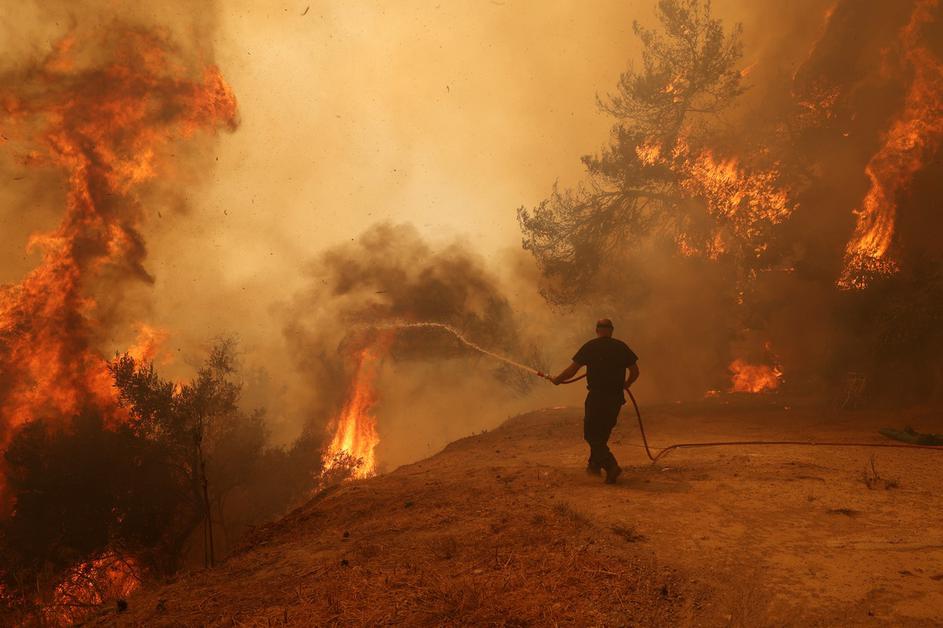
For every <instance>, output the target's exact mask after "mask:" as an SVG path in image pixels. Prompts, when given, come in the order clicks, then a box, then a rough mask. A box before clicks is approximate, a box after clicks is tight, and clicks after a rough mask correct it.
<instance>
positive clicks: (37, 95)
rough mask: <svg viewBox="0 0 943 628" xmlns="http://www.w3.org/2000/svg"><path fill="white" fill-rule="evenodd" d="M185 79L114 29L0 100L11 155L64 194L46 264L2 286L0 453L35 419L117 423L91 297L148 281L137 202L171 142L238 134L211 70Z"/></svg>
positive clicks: (149, 48)
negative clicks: (92, 417)
mask: <svg viewBox="0 0 943 628" xmlns="http://www.w3.org/2000/svg"><path fill="white" fill-rule="evenodd" d="M80 44H81V45H80ZM102 51H105V52H106V53H107V58H106V59H105V60H104V61H101V60H100V55H101V54H102ZM190 74H192V72H190V71H188V70H187V69H186V68H185V67H184V66H183V64H182V62H181V61H180V60H179V59H178V58H177V55H176V54H175V50H174V48H173V47H172V46H171V45H170V44H169V43H168V42H167V41H165V40H164V39H162V38H161V37H160V36H158V35H155V34H153V33H148V32H146V31H143V30H140V29H121V28H118V29H112V31H111V32H110V33H109V34H108V35H107V36H106V38H105V40H104V41H89V42H79V41H78V40H77V39H76V37H74V36H69V37H66V38H65V39H63V40H62V41H61V42H59V44H58V45H57V47H56V49H55V51H54V52H53V53H52V54H51V55H50V56H49V58H47V59H46V60H45V61H44V62H43V63H42V64H41V66H40V67H37V68H34V69H33V70H32V71H31V72H30V73H28V74H23V75H22V80H20V81H19V82H18V84H17V86H16V87H11V86H5V87H3V88H0V111H2V113H3V122H2V124H3V127H2V131H3V134H4V135H5V136H6V137H7V138H8V141H7V142H6V144H5V146H6V147H7V148H9V149H10V150H14V151H16V152H18V153H19V154H20V156H21V160H22V162H23V163H24V164H26V165H32V166H35V167H41V168H50V169H56V170H58V171H60V172H61V173H62V175H63V178H64V181H65V182H66V184H67V185H66V191H65V199H64V215H63V217H62V219H61V222H60V224H59V226H58V227H57V228H56V229H54V230H53V231H51V232H48V233H41V234H35V235H34V236H33V237H32V238H31V239H30V242H29V248H30V249H31V250H36V251H39V252H40V253H41V254H42V258H41V262H40V263H39V265H38V266H37V267H36V268H35V269H34V270H33V271H32V272H30V273H29V274H28V275H27V276H26V277H25V279H23V281H22V282H21V283H19V284H18V285H15V286H0V421H2V422H0V450H2V449H3V448H5V447H6V445H7V444H8V443H9V441H10V438H11V437H12V434H13V433H14V432H15V430H16V429H17V428H18V427H19V426H21V425H23V424H25V423H27V422H29V421H32V420H33V419H35V418H38V417H44V418H56V419H57V420H68V419H69V418H71V417H72V416H74V415H76V414H77V413H78V412H80V411H82V410H85V409H92V410H95V411H96V412H98V413H100V414H101V415H102V416H103V417H105V418H106V419H107V420H109V421H112V422H115V421H120V420H122V418H123V413H122V411H121V410H120V409H119V407H118V404H117V403H116V398H115V393H114V390H113V389H112V384H111V379H110V377H109V373H108V370H107V368H106V361H105V359H104V357H103V356H102V355H101V354H100V353H99V352H97V351H96V350H95V348H94V345H95V342H96V340H97V339H98V338H99V336H100V333H101V331H102V327H103V323H102V322H101V321H100V320H99V319H98V318H97V317H98V316H99V315H100V314H99V311H98V310H97V307H96V306H97V304H96V299H95V297H94V289H95V288H99V287H101V286H100V285H99V284H102V285H104V287H105V289H108V288H114V289H116V290H120V288H121V282H122V281H126V280H128V279H137V280H143V281H146V282H150V281H153V280H152V279H151V277H150V276H149V275H148V274H147V272H146V271H145V270H144V267H143V261H144V257H145V255H146V250H145V246H144V242H143V238H142V236H141V234H140V231H139V228H140V226H141V225H142V223H143V222H144V219H145V208H144V207H143V206H142V204H141V202H140V201H139V200H138V199H137V197H136V196H135V191H136V189H137V188H139V187H140V186H141V185H142V184H143V183H146V182H148V181H150V180H152V179H153V178H154V177H156V176H157V175H158V173H159V172H163V170H164V169H163V168H162V165H163V164H162V161H163V158H164V157H166V154H165V153H166V152H167V150H168V148H167V147H168V145H169V144H170V143H171V142H172V141H174V140H176V139H180V138H188V137H190V136H192V135H194V134H195V133H196V132H197V131H199V130H200V129H214V128H217V127H228V128H230V129H232V128H235V125H236V115H237V114H236V100H235V97H234V96H233V94H232V91H231V90H230V88H229V86H228V85H227V84H226V82H225V81H224V80H223V78H222V76H221V75H220V73H219V70H218V69H217V68H215V67H212V66H211V67H207V68H205V69H204V70H203V71H202V74H201V76H199V77H197V78H188V75H190ZM152 340H155V341H156V340H158V338H157V337H156V336H155V337H154V338H152ZM151 344H153V343H151ZM145 354H148V351H146V350H145V351H142V356H143V355H145ZM0 491H2V486H0Z"/></svg>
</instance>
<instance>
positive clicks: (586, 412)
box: [583, 397, 603, 477]
mask: <svg viewBox="0 0 943 628" xmlns="http://www.w3.org/2000/svg"><path fill="white" fill-rule="evenodd" d="M597 423H598V421H597V420H596V418H595V416H594V408H593V406H592V405H591V404H590V400H589V397H587V398H586V402H585V403H584V404H583V438H584V439H585V440H586V442H587V443H588V444H589V460H587V461H586V472H587V473H589V474H590V475H595V476H597V477H598V476H599V472H600V471H602V469H603V465H602V463H601V462H600V461H599V459H598V453H599V452H598V451H597V449H598V446H597V444H598V442H599V429H598V427H597Z"/></svg>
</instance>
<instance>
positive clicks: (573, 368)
mask: <svg viewBox="0 0 943 628" xmlns="http://www.w3.org/2000/svg"><path fill="white" fill-rule="evenodd" d="M578 370H580V365H579V364H577V363H576V362H573V363H572V364H570V366H568V367H566V368H565V369H563V372H562V373H560V374H559V375H557V376H556V377H550V378H548V379H550V381H551V382H553V385H554V386H559V385H560V384H562V383H563V382H565V381H566V380H568V379H570V378H571V377H573V376H574V375H576V372H577V371H578Z"/></svg>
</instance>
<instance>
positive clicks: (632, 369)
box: [625, 362, 638, 390]
mask: <svg viewBox="0 0 943 628" xmlns="http://www.w3.org/2000/svg"><path fill="white" fill-rule="evenodd" d="M637 379H638V363H637V362H636V363H635V364H632V365H630V366H629V378H628V379H627V380H625V389H626V390H628V389H629V388H631V387H632V384H634V383H635V380H637Z"/></svg>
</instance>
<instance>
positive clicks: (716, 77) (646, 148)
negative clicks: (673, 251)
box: [518, 0, 788, 303]
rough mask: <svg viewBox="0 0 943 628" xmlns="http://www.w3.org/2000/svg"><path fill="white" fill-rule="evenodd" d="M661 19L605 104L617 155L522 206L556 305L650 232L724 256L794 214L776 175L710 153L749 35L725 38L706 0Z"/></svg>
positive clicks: (660, 11) (677, 2)
mask: <svg viewBox="0 0 943 628" xmlns="http://www.w3.org/2000/svg"><path fill="white" fill-rule="evenodd" d="M657 15H658V19H659V21H660V22H661V24H662V27H663V31H664V32H663V33H662V32H658V31H654V30H650V29H647V28H644V27H642V26H641V25H639V24H638V23H637V22H636V23H634V25H633V28H634V31H635V34H636V36H637V37H638V38H639V39H640V40H641V42H642V45H643V52H642V67H641V69H635V68H631V67H630V69H629V70H628V71H626V72H625V73H624V74H622V76H621V79H620V81H619V84H618V89H617V92H616V94H615V95H612V96H610V97H609V98H608V99H605V100H600V102H599V106H600V108H601V109H602V110H603V111H605V112H606V113H608V114H610V115H611V116H613V117H614V118H615V119H616V123H615V125H614V126H613V128H612V133H611V136H612V137H611V143H610V145H609V147H608V148H607V149H606V150H605V151H604V152H603V153H601V154H599V155H589V156H585V157H583V164H584V166H585V168H586V172H587V175H588V183H587V184H586V185H584V186H581V187H579V188H577V189H575V190H564V191H561V190H559V189H557V188H554V190H553V192H552V194H551V195H550V197H549V198H548V199H547V200H545V201H543V202H541V203H540V204H539V205H538V206H537V207H535V208H534V209H533V210H531V211H528V210H527V209H525V208H521V209H519V210H518V220H519V222H520V225H521V229H522V231H523V234H524V248H525V249H526V250H529V251H531V252H532V253H533V254H534V256H535V258H536V259H537V263H538V264H539V266H540V268H541V269H542V271H543V273H544V277H545V279H546V280H547V281H548V284H547V285H546V286H545V288H544V295H545V296H546V297H547V298H548V299H549V300H550V301H551V302H554V303H572V302H573V301H575V300H576V299H578V298H579V297H580V296H581V295H583V294H585V293H586V292H587V291H591V290H592V289H593V288H594V287H596V286H598V284H599V281H598V276H597V273H598V271H600V269H601V268H603V264H602V261H603V260H610V262H613V261H614V262H615V263H617V264H618V263H620V262H622V261H624V259H625V256H624V254H625V251H626V248H627V244H628V243H630V242H636V243H637V242H638V241H639V240H640V239H641V238H642V237H643V236H647V235H649V234H651V233H653V232H656V233H661V234H667V235H668V236H669V237H670V238H671V239H674V240H676V241H677V243H678V245H679V246H680V247H681V248H682V250H683V251H689V252H693V251H695V250H704V251H707V252H708V254H709V255H711V256H719V255H721V254H722V253H724V252H726V250H727V240H728V239H730V236H736V237H737V238H739V239H745V240H748V241H749V240H754V239H756V236H757V235H758V232H759V231H760V230H761V229H762V226H761V223H770V222H776V221H778V220H781V219H782V217H783V216H784V215H786V214H788V203H787V202H786V199H785V197H784V195H783V194H782V193H781V192H780V191H779V190H778V189H777V188H776V182H775V177H774V176H773V175H772V174H771V173H762V174H761V175H760V176H759V177H758V178H751V176H750V174H749V173H747V172H745V171H744V170H743V169H742V168H741V167H740V166H739V165H738V164H737V162H736V160H733V159H723V158H717V157H715V156H714V155H713V154H712V153H711V152H709V151H707V150H706V149H704V148H703V146H704V145H705V144H706V143H707V141H708V139H709V137H710V136H711V134H712V130H711V128H710V125H709V121H710V120H711V119H713V118H714V117H715V116H717V115H718V114H720V113H721V112H723V111H724V110H725V109H726V108H727V107H729V105H730V104H731V103H732V102H733V101H734V99H735V98H736V97H737V96H739V95H740V94H741V93H742V92H743V90H744V86H743V81H742V78H743V75H742V72H741V71H740V70H739V69H738V68H737V65H738V63H739V61H740V57H741V54H742V44H741V40H740V27H739V26H736V27H734V28H733V29H732V30H730V31H729V32H725V30H724V28H723V25H722V24H721V22H720V21H719V20H718V19H715V18H714V17H713V16H712V15H711V10H710V4H709V3H707V2H701V1H700V0H661V1H660V2H659V3H658V5H657Z"/></svg>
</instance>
